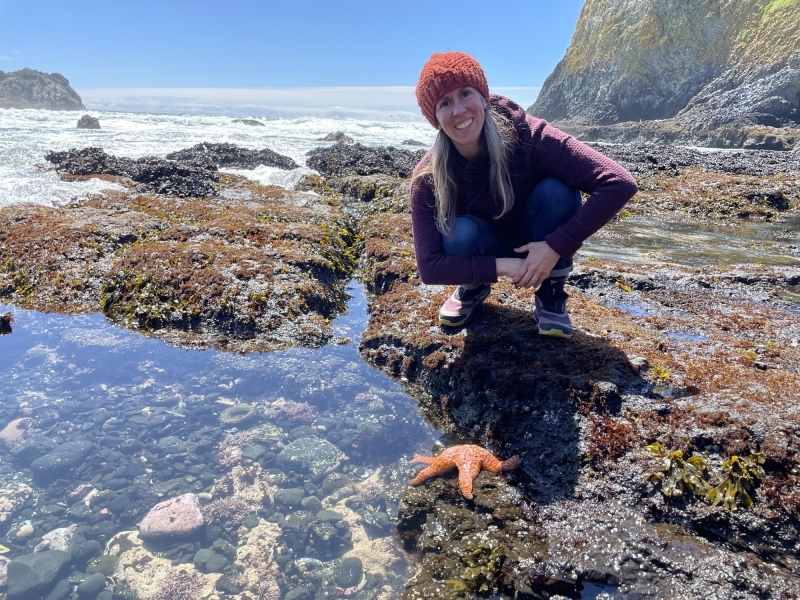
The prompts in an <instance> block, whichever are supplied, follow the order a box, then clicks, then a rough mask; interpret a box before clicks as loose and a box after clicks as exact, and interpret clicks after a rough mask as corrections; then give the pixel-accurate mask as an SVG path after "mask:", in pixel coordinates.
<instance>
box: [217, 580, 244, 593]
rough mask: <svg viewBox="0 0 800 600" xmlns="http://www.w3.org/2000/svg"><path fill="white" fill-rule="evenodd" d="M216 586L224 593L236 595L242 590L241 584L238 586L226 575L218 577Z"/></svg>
mask: <svg viewBox="0 0 800 600" xmlns="http://www.w3.org/2000/svg"><path fill="white" fill-rule="evenodd" d="M214 586H215V587H216V589H217V591H219V592H222V593H224V594H230V595H234V594H238V593H240V592H241V591H242V587H241V586H237V585H236V584H234V583H233V582H232V581H231V580H230V579H228V577H226V576H225V575H223V576H222V577H220V578H219V579H217V583H215V584H214Z"/></svg>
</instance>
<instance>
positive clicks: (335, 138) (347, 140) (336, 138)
mask: <svg viewBox="0 0 800 600" xmlns="http://www.w3.org/2000/svg"><path fill="white" fill-rule="evenodd" d="M317 141H319V142H337V143H339V142H342V143H344V144H352V143H353V138H351V137H350V136H349V135H345V134H344V132H342V131H334V132H333V133H329V134H328V135H324V136H322V137H321V138H318V139H317Z"/></svg>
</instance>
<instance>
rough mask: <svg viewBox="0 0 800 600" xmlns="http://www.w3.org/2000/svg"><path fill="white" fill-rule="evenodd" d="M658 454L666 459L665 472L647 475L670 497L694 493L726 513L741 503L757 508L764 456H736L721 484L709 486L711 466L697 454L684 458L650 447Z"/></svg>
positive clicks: (657, 444)
mask: <svg viewBox="0 0 800 600" xmlns="http://www.w3.org/2000/svg"><path fill="white" fill-rule="evenodd" d="M647 449H648V450H649V451H650V452H651V453H652V454H654V455H656V456H659V457H662V458H663V470H662V471H659V472H655V473H647V474H646V475H645V477H646V478H647V479H648V480H649V481H660V482H661V492H662V493H663V494H664V495H665V496H667V497H680V496H683V495H684V494H691V495H694V496H697V497H699V498H702V499H703V500H705V501H707V502H710V503H711V504H712V505H713V506H718V505H719V504H722V506H723V508H725V509H726V510H736V508H737V500H738V501H739V502H741V503H742V504H743V505H744V506H745V507H747V508H750V507H752V506H753V499H752V497H751V494H752V492H753V490H754V488H755V486H756V485H757V484H758V482H759V479H760V478H761V477H763V476H764V468H763V467H762V466H761V465H763V464H764V460H765V459H764V453H763V452H755V453H753V454H751V455H750V456H748V457H746V458H743V457H741V456H737V455H733V456H731V457H730V458H728V459H727V460H726V461H725V462H724V463H722V471H723V473H724V475H723V477H722V481H721V483H719V485H717V486H713V487H712V486H711V485H709V483H708V481H707V480H706V475H707V474H708V472H709V466H708V463H707V462H706V461H705V460H704V459H703V458H702V457H701V456H699V455H697V454H694V455H692V456H690V457H689V458H687V459H684V457H683V453H682V452H681V451H680V450H673V451H669V450H667V449H666V448H665V447H664V444H662V443H661V442H655V443H653V444H650V445H649V446H647Z"/></svg>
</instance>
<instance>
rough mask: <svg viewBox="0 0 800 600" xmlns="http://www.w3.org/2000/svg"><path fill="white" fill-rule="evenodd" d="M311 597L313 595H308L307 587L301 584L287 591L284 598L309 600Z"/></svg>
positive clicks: (285, 599)
mask: <svg viewBox="0 0 800 600" xmlns="http://www.w3.org/2000/svg"><path fill="white" fill-rule="evenodd" d="M310 597H311V596H309V595H308V592H307V591H306V589H305V588H304V587H302V586H301V587H296V588H294V589H293V590H290V591H288V592H286V595H285V596H284V597H283V600H307V599H308V598H310Z"/></svg>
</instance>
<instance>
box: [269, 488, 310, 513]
mask: <svg viewBox="0 0 800 600" xmlns="http://www.w3.org/2000/svg"><path fill="white" fill-rule="evenodd" d="M305 495H306V493H305V490H303V488H288V489H284V490H278V491H277V492H275V504H277V505H278V506H283V507H286V508H294V507H295V506H299V505H300V502H301V500H302V499H303V496H305Z"/></svg>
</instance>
